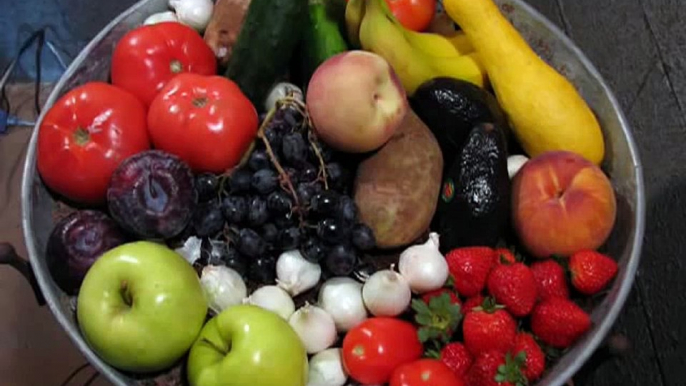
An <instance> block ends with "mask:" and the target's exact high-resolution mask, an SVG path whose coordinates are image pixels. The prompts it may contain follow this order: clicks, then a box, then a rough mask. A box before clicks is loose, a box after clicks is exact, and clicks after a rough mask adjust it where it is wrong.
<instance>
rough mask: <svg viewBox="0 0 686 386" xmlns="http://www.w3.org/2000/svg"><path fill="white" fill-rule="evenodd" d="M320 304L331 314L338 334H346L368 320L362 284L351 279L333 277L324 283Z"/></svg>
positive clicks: (320, 292)
mask: <svg viewBox="0 0 686 386" xmlns="http://www.w3.org/2000/svg"><path fill="white" fill-rule="evenodd" d="M318 302H319V306H320V307H322V308H323V309H324V310H325V311H326V312H328V313H329V314H331V316H332V317H333V320H334V322H335V323H336V329H337V330H338V332H346V331H348V330H350V329H351V328H353V327H355V326H357V325H358V324H360V323H362V322H363V321H364V320H365V319H367V309H366V308H365V307H364V301H363V300H362V284H360V283H358V282H356V281H355V280H353V279H351V278H349V277H333V278H331V279H329V280H327V281H326V282H324V284H323V285H322V287H321V288H320V289H319V298H318Z"/></svg>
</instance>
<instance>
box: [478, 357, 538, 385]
mask: <svg viewBox="0 0 686 386" xmlns="http://www.w3.org/2000/svg"><path fill="white" fill-rule="evenodd" d="M523 359H524V358H522V357H521V356H519V357H512V355H511V354H505V353H503V352H500V351H486V352H484V353H482V354H480V355H479V356H477V357H476V360H474V364H473V365H472V367H470V368H469V371H468V372H467V376H466V380H467V382H466V384H467V385H469V386H520V385H526V378H525V377H524V375H522V372H521V371H520V368H521V366H522V363H523Z"/></svg>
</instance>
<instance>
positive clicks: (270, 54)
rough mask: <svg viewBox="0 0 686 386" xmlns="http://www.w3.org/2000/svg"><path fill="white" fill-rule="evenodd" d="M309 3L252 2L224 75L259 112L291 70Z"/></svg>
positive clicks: (289, 0)
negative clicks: (278, 83)
mask: <svg viewBox="0 0 686 386" xmlns="http://www.w3.org/2000/svg"><path fill="white" fill-rule="evenodd" d="M307 6H308V0H253V1H251V2H250V6H249V7H248V13H247V15H246V16H245V21H244V22H243V26H242V27H241V32H240V33H239V35H238V40H237V41H236V44H235V46H234V47H233V54H232V56H231V60H230V61H229V64H228V66H227V69H226V72H225V76H226V77H227V78H229V79H231V80H233V81H234V82H236V84H238V86H239V87H240V89H241V91H243V93H244V94H245V95H246V96H247V97H248V98H249V99H250V101H251V102H252V103H253V105H255V107H256V108H257V109H258V110H261V108H262V106H263V105H264V101H265V99H266V97H267V95H268V94H269V91H270V89H271V88H272V86H273V85H274V84H275V83H276V82H277V81H279V80H280V78H281V76H282V75H284V74H285V73H286V72H287V71H288V66H289V63H290V61H291V58H292V57H293V55H294V52H295V49H296V47H297V46H298V44H299V43H300V41H301V39H302V37H303V31H304V26H305V24H306V21H307V19H308V16H307V12H308V9H307Z"/></svg>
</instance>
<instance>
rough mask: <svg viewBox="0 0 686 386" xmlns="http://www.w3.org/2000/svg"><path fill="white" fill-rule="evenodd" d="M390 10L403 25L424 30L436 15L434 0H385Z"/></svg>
mask: <svg viewBox="0 0 686 386" xmlns="http://www.w3.org/2000/svg"><path fill="white" fill-rule="evenodd" d="M386 3H387V4H388V6H389V7H390V8H391V12H393V15H394V16H395V18H396V19H398V21H399V22H400V24H402V25H403V27H405V28H407V29H409V30H412V31H417V32H422V31H426V29H427V28H429V25H430V24H431V21H432V20H433V18H434V16H435V15H436V0H386Z"/></svg>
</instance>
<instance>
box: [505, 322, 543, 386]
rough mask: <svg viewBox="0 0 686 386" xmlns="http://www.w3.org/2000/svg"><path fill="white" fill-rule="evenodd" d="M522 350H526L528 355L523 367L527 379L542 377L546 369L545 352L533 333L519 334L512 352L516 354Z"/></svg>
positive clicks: (532, 379)
mask: <svg viewBox="0 0 686 386" xmlns="http://www.w3.org/2000/svg"><path fill="white" fill-rule="evenodd" d="M520 352H524V353H525V355H526V361H525V362H524V366H523V367H522V373H523V374H524V376H525V377H526V379H528V380H529V382H533V381H535V380H537V379H538V378H540V377H541V374H543V371H544V370H545V354H544V353H543V350H541V347H540V346H539V345H538V343H536V340H535V339H534V337H533V335H531V334H529V333H527V332H520V333H519V334H517V337H516V338H515V345H514V348H513V349H512V353H513V354H514V355H515V356H516V355H518V354H519V353H520Z"/></svg>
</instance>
